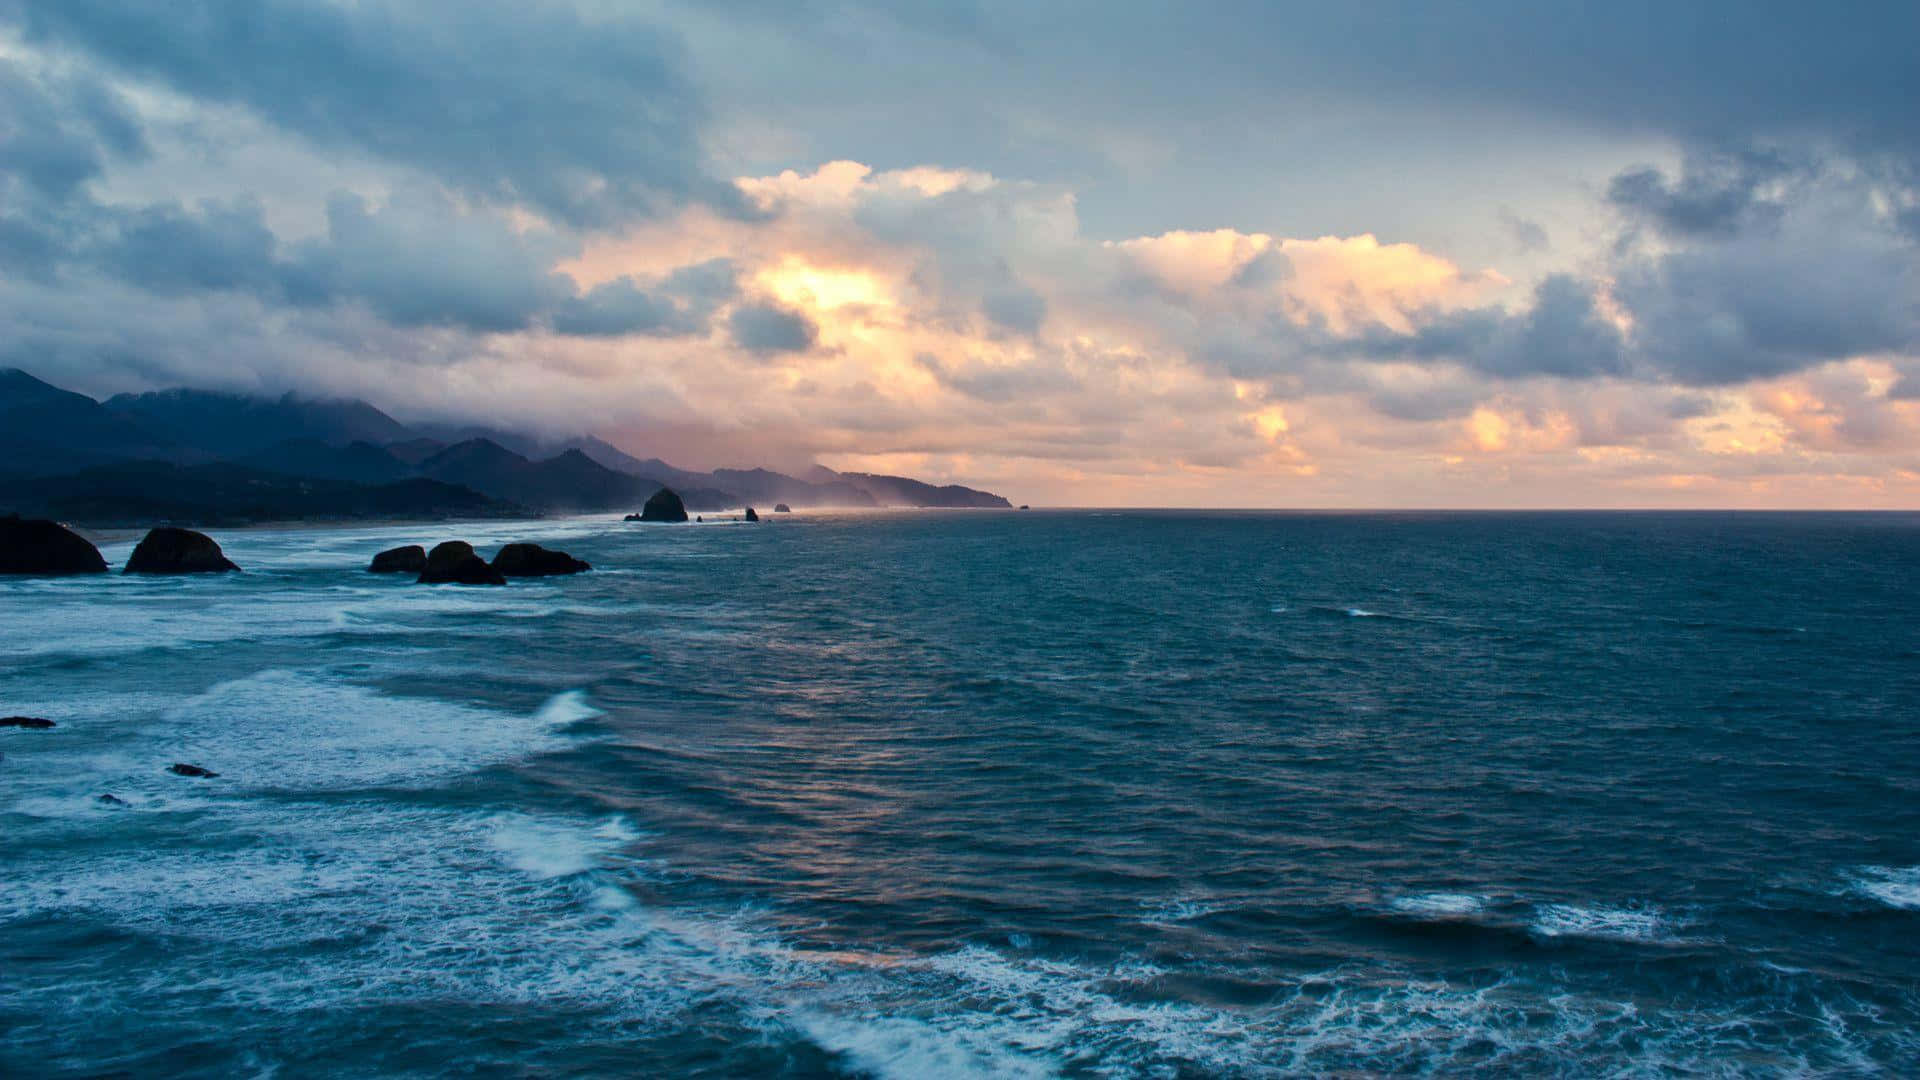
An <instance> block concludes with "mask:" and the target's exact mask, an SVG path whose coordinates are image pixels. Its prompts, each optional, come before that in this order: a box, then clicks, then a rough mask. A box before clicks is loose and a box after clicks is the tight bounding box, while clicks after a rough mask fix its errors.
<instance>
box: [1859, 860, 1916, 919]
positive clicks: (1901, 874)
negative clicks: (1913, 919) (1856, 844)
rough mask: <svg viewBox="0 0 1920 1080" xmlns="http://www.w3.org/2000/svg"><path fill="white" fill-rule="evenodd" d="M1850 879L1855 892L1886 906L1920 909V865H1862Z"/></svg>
mask: <svg viewBox="0 0 1920 1080" xmlns="http://www.w3.org/2000/svg"><path fill="white" fill-rule="evenodd" d="M1850 881H1851V884H1852V887H1853V890H1854V891H1855V892H1858V893H1860V894H1861V895H1863V896H1868V897H1872V898H1873V899H1875V900H1878V901H1880V902H1881V903H1883V904H1885V905H1887V906H1888V907H1896V908H1905V909H1908V910H1920V866H1862V867H1860V868H1859V869H1858V870H1856V871H1855V872H1854V873H1853V874H1851V875H1850Z"/></svg>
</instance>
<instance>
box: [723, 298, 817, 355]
mask: <svg viewBox="0 0 1920 1080" xmlns="http://www.w3.org/2000/svg"><path fill="white" fill-rule="evenodd" d="M727 327H728V329H729V331H731V333H732V334H733V340H734V343H735V344H737V345H739V346H740V347H741V348H743V349H746V350H748V351H750V352H757V353H775V352H804V351H806V350H808V349H811V348H813V345H814V342H815V341H817V340H818V339H819V337H820V328H819V327H818V326H816V325H814V322H813V320H812V319H809V318H807V316H806V315H804V314H802V313H800V312H798V311H791V310H788V309H786V308H783V307H780V306H779V305H777V304H742V305H740V306H739V307H736V308H734V309H733V314H732V315H729V316H728V317H727Z"/></svg>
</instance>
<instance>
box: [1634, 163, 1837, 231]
mask: <svg viewBox="0 0 1920 1080" xmlns="http://www.w3.org/2000/svg"><path fill="white" fill-rule="evenodd" d="M1814 171H1816V168H1815V166H1814V165H1813V164H1812V163H1810V162H1807V161H1795V160H1792V159H1790V158H1789V157H1788V156H1787V155H1785V154H1784V153H1781V152H1780V151H1777V150H1765V149H1744V150H1735V151H1725V152H1718V153H1704V152H1703V153H1695V154H1691V155H1689V156H1688V159H1687V162H1686V165H1685V168H1684V169H1683V171H1682V173H1681V175H1680V177H1679V178H1678V179H1671V180H1670V179H1668V177H1667V175H1666V174H1665V173H1664V172H1662V171H1661V170H1659V169H1655V168H1650V167H1642V168H1637V169H1630V170H1628V171H1626V172H1623V173H1620V174H1619V175H1617V176H1615V177H1614V178H1613V181H1612V183H1610V184H1609V185H1608V186H1607V201H1608V202H1610V203H1612V204H1613V206H1614V207H1615V208H1617V209H1619V210H1620V211H1622V212H1623V213H1625V214H1626V215H1628V217H1629V218H1630V219H1632V220H1633V221H1635V222H1637V223H1643V224H1646V225H1649V226H1651V227H1653V228H1654V229H1655V230H1656V231H1658V232H1660V233H1662V234H1664V235H1667V236H1671V237H1683V238H1700V237H1729V236H1733V235H1735V234H1736V233H1739V232H1740V231H1742V230H1744V229H1750V228H1756V227H1757V228H1766V227H1770V226H1773V225H1776V224H1778V223H1779V221H1780V219H1781V218H1782V217H1784V216H1785V215H1786V212H1787V202H1788V198H1789V197H1790V194H1791V193H1790V192H1782V193H1775V192H1774V191H1773V190H1772V189H1773V188H1775V187H1776V186H1781V185H1785V184H1786V183H1787V182H1789V181H1792V180H1796V179H1804V178H1807V177H1809V176H1811V174H1812V173H1813V172H1814Z"/></svg>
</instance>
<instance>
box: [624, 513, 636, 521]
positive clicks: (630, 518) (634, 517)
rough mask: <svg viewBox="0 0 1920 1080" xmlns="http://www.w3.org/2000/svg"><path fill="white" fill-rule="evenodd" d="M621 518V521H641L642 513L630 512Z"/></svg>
mask: <svg viewBox="0 0 1920 1080" xmlns="http://www.w3.org/2000/svg"><path fill="white" fill-rule="evenodd" d="M620 520H621V521H639V520H640V515H639V514H628V515H627V516H626V517H623V518H621V519H620Z"/></svg>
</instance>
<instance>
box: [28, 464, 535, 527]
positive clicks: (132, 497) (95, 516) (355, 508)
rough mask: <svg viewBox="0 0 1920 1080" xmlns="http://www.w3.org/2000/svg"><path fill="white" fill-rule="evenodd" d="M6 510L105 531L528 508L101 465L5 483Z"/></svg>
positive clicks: (416, 482) (220, 473) (468, 493)
mask: <svg viewBox="0 0 1920 1080" xmlns="http://www.w3.org/2000/svg"><path fill="white" fill-rule="evenodd" d="M0 508H3V509H0V512H4V511H12V512H16V513H19V514H20V515H22V516H23V517H24V516H44V517H50V518H54V519H57V520H61V521H71V522H79V523H84V524H88V525H94V526H99V527H116V526H145V525H151V524H153V523H155V522H161V521H171V522H174V523H176V524H184V525H203V526H204V525H243V524H249V523H253V522H263V521H293V520H332V519H352V518H446V517H517V516H521V515H524V514H525V513H526V512H527V511H526V509H525V508H524V507H521V506H518V505H515V504H512V503H507V502H503V501H501V500H498V499H490V498H488V497H486V496H484V495H481V494H479V493H478V492H475V491H472V490H470V489H468V488H463V487H459V486H456V485H452V484H443V483H440V482H439V481H436V480H426V479H422V478H419V477H414V478H410V479H406V480H401V481H397V482H395V483H390V484H376V485H368V484H352V483H345V482H341V481H334V480H317V479H307V478H300V477H292V476H283V475H281V474H278V473H270V472H262V471H260V470H258V469H249V468H246V467H244V466H240V465H232V464H226V463H216V464H212V465H185V466H183V465H168V464H164V463H160V462H137V463H132V464H123V465H105V466H99V467H96V468H91V469H82V470H80V471H79V472H75V473H69V474H66V475H61V476H40V477H10V478H8V477H0Z"/></svg>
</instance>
